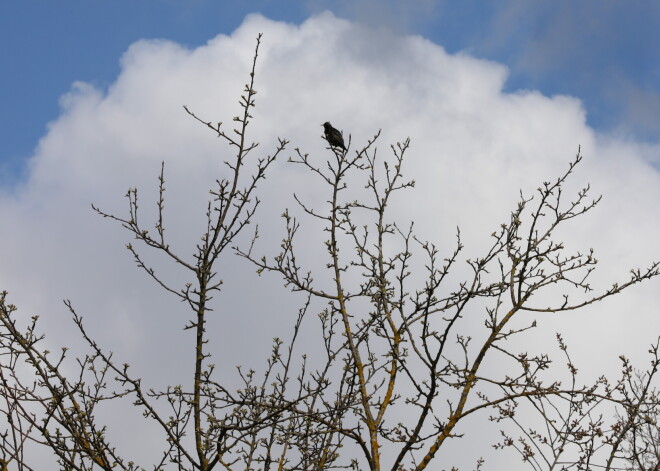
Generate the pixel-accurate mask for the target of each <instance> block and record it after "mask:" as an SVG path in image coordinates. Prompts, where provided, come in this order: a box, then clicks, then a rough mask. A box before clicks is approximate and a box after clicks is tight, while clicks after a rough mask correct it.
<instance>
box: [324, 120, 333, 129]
mask: <svg viewBox="0 0 660 471" xmlns="http://www.w3.org/2000/svg"><path fill="white" fill-rule="evenodd" d="M321 126H323V127H324V128H325V129H330V128H331V127H332V124H330V123H329V122H328V121H326V122H325V123H323V124H322V125H321Z"/></svg>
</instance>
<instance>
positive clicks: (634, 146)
mask: <svg viewBox="0 0 660 471" xmlns="http://www.w3.org/2000/svg"><path fill="white" fill-rule="evenodd" d="M259 32H263V33H264V43H263V48H262V50H261V55H260V59H259V65H258V68H257V84H256V88H257V90H258V95H257V98H258V101H257V108H256V110H255V113H254V116H255V120H254V124H253V126H252V131H251V133H252V134H251V136H252V137H253V138H254V139H255V140H258V141H260V143H261V145H260V147H259V149H260V150H261V151H262V152H265V153H267V152H270V151H271V150H272V149H273V148H274V145H275V143H276V142H277V138H278V137H283V138H287V139H290V140H292V145H291V149H293V148H294V147H299V148H300V149H301V150H302V151H303V152H308V153H310V155H311V156H313V158H315V159H319V160H320V161H323V160H324V159H325V158H327V153H326V152H327V151H326V150H325V146H324V144H325V143H324V141H322V140H321V138H320V136H321V132H322V129H321V127H320V123H323V122H325V121H330V122H332V123H333V125H335V126H336V127H338V128H339V129H342V130H343V131H344V134H345V135H349V134H350V136H351V139H352V142H353V143H354V144H353V145H354V146H356V145H360V144H363V143H365V142H366V140H367V139H368V138H370V137H371V136H372V135H373V134H374V133H375V132H377V131H378V130H379V129H382V131H383V132H382V136H381V138H380V151H379V152H380V153H386V152H387V151H388V147H389V144H390V143H394V142H396V141H401V140H403V139H405V138H406V137H410V138H411V139H412V147H411V151H410V155H409V159H408V161H407V163H406V172H405V173H406V175H407V176H409V177H410V178H414V179H415V180H416V181H417V187H416V189H415V190H413V192H411V193H409V194H408V195H406V196H405V197H404V198H403V199H402V200H401V201H400V202H399V203H397V204H395V205H394V206H393V208H392V209H393V211H394V214H395V216H396V217H399V218H402V219H403V220H404V221H405V220H409V219H411V218H412V219H415V220H416V221H417V228H418V230H419V232H420V235H421V236H422V237H424V238H428V239H431V240H433V241H435V242H437V243H438V244H439V245H440V246H441V247H446V250H447V252H449V250H450V247H452V243H453V237H454V234H455V228H456V226H460V227H461V230H462V234H463V237H464V242H465V244H466V246H467V251H468V253H470V254H474V255H476V254H478V253H479V251H480V250H481V249H483V247H485V246H486V244H488V242H489V240H488V236H489V234H490V233H491V232H492V231H493V230H495V229H496V228H497V227H498V224H499V223H500V222H503V221H505V220H506V219H507V218H508V215H509V211H510V210H511V209H512V208H513V205H514V204H515V202H516V201H517V198H518V189H522V191H523V192H524V193H525V194H527V195H531V194H533V192H534V191H535V189H536V188H537V186H538V185H539V184H540V183H541V182H542V181H545V180H550V179H553V178H555V177H556V176H558V175H559V174H560V173H561V172H563V171H564V170H565V169H566V167H567V164H568V162H569V161H570V160H571V159H572V158H573V156H574V154H575V153H576V151H577V148H578V145H581V146H582V153H583V154H584V155H585V160H584V162H583V164H581V165H580V167H579V168H578V169H577V170H576V173H575V175H574V177H573V179H572V182H571V185H572V186H571V188H573V189H576V188H578V187H580V186H581V185H584V184H586V183H587V182H589V183H591V185H592V188H593V191H594V192H595V193H596V194H600V193H602V194H604V195H605V197H604V200H603V202H602V204H601V205H600V206H599V208H598V209H596V210H595V211H594V212H593V213H592V214H590V215H588V216H587V217H585V218H583V220H582V221H577V223H576V224H575V225H574V231H573V232H571V233H567V234H564V235H565V236H566V239H567V242H568V243H569V244H570V245H571V246H572V247H575V248H578V249H588V248H590V247H593V248H594V249H596V250H597V256H598V258H599V259H601V260H602V262H603V265H604V270H603V274H602V275H601V276H600V277H599V278H598V279H597V280H595V281H596V282H597V284H598V286H600V287H601V288H602V287H607V283H609V282H612V281H621V280H622V279H624V278H625V274H626V272H627V269H629V268H632V267H636V266H639V265H645V264H646V263H647V262H648V261H649V260H651V259H658V258H660V248H659V246H658V243H657V239H658V234H659V233H660V219H659V218H658V217H657V208H658V205H659V203H660V173H658V171H657V169H654V167H653V166H652V165H651V162H652V161H653V160H655V161H656V162H657V161H658V156H659V155H660V146H652V145H648V144H642V143H639V142H636V141H634V140H629V139H628V140H624V139H622V138H620V137H617V136H610V135H602V134H598V133H596V132H594V130H593V129H590V128H589V127H588V126H587V125H586V122H585V113H586V111H587V110H585V109H584V108H583V106H582V104H581V102H580V101H579V99H578V98H574V97H568V96H554V97H547V96H544V95H542V94H540V93H538V92H534V91H519V92H514V93H504V92H503V87H504V85H505V83H506V80H507V69H506V68H505V67H504V66H502V65H501V64H497V63H494V62H488V61H484V60H479V59H476V58H474V57H470V56H469V55H466V54H456V55H451V54H448V53H447V52H445V50H443V48H442V47H441V46H439V45H437V44H433V43H432V42H430V41H428V40H425V39H424V38H421V37H416V36H397V35H393V34H390V33H387V32H385V31H383V30H382V29H381V30H378V31H374V30H372V29H369V28H368V27H365V26H363V25H360V24H358V23H353V22H349V21H345V20H341V19H338V18H336V17H334V16H333V15H331V14H328V13H324V14H320V15H317V16H313V17H311V18H310V19H308V20H307V21H305V22H304V23H303V24H301V25H292V24H286V23H281V22H274V21H270V20H268V19H266V18H263V17H261V16H258V15H252V16H249V17H247V18H246V20H245V22H244V23H243V25H242V26H241V27H240V28H238V29H237V30H236V31H235V32H234V33H233V34H231V35H230V36H225V35H220V36H218V37H216V38H213V39H211V40H209V42H208V43H207V44H206V45H204V46H201V47H198V48H195V49H186V48H184V47H182V46H181V45H178V44H175V43H172V42H168V41H162V40H158V41H149V40H144V41H139V42H137V43H135V44H133V45H132V46H131V47H130V48H129V50H128V51H127V52H126V53H125V54H124V56H123V57H122V58H121V73H120V74H119V76H118V77H117V79H116V81H115V82H114V83H113V84H112V85H111V86H110V87H109V88H108V89H107V90H99V89H97V88H94V87H93V86H91V85H89V84H86V83H76V84H74V85H73V86H72V88H71V90H70V91H69V92H68V93H67V94H66V95H65V96H63V98H62V101H61V106H62V112H61V114H60V116H59V117H58V119H57V120H55V121H54V122H52V123H51V124H50V126H49V129H48V132H47V134H46V135H45V136H44V137H43V138H42V140H41V141H40V143H39V146H38V148H37V150H36V152H35V155H34V156H33V157H32V158H31V160H30V165H29V176H28V178H27V179H26V182H25V183H24V184H23V185H22V186H21V187H19V188H17V189H16V190H15V191H14V192H12V193H11V194H4V195H2V196H1V197H0V218H1V219H2V221H3V228H2V234H3V244H2V245H1V246H0V259H1V260H2V264H1V265H0V284H1V285H2V287H3V289H8V290H9V291H10V292H11V300H12V302H13V303H15V304H17V305H18V306H19V307H20V309H21V311H22V312H23V313H24V314H39V315H41V317H42V320H43V327H44V329H45V330H46V331H47V332H48V335H49V337H48V341H49V342H51V343H52V344H53V346H57V345H75V344H76V342H77V335H76V333H75V331H74V330H73V328H72V325H71V323H70V322H69V321H68V314H67V312H66V309H65V307H64V306H63V305H62V304H61V303H60V300H61V299H62V298H69V299H71V300H72V301H73V303H74V305H75V306H76V307H77V308H78V309H79V310H80V312H81V313H82V314H83V315H84V316H85V318H86V321H87V323H88V325H89V330H90V332H91V334H92V335H94V336H95V337H96V338H97V339H98V340H99V342H100V344H101V345H105V346H107V347H109V348H112V349H113V350H114V351H115V352H116V354H117V355H118V356H119V357H121V359H122V360H121V361H124V360H125V361H129V362H131V363H132V364H134V365H135V368H136V371H139V372H140V374H141V375H143V376H144V377H145V380H149V381H151V382H152V384H154V385H156V386H158V385H163V384H166V383H169V384H176V383H185V382H186V381H188V379H187V377H186V376H185V368H186V366H189V364H190V363H191V361H192V359H193V351H192V344H191V343H190V341H191V340H192V338H191V337H190V336H189V333H182V332H181V329H182V327H183V326H184V325H185V323H186V320H187V317H186V316H187V314H186V311H185V308H184V306H183V305H181V304H179V303H177V302H174V301H175V300H174V299H172V298H168V297H167V296H163V295H162V293H161V292H160V291H159V289H158V288H157V287H155V286H154V285H153V284H152V283H151V282H150V280H148V279H147V278H146V277H145V276H144V274H143V273H141V272H139V271H138V270H137V269H135V267H134V266H133V262H132V260H131V258H130V256H129V254H128V253H127V252H126V250H125V249H124V248H123V247H124V244H125V243H127V242H131V241H130V239H128V236H127V234H126V233H125V232H123V231H122V230H121V228H120V227H118V226H116V225H113V224H111V223H109V222H108V221H107V220H103V219H102V218H100V217H98V216H97V215H95V214H94V213H93V212H92V210H91V208H90V203H94V204H96V205H98V206H100V207H101V208H103V209H104V210H106V211H108V212H114V213H116V214H119V215H124V214H125V211H126V209H127V208H126V203H125V201H124V200H123V199H122V195H123V194H124V192H125V191H126V189H127V188H129V187H137V188H139V190H140V201H141V208H142V209H143V210H144V211H145V215H144V217H145V219H147V218H149V217H151V218H153V217H154V216H155V195H156V188H157V180H156V176H157V174H158V172H159V170H160V162H161V161H164V162H165V172H166V179H167V197H168V200H167V206H166V217H167V218H168V220H166V224H169V225H168V230H169V232H170V236H171V238H172V239H171V240H172V245H173V247H176V250H178V251H179V252H180V253H182V254H191V253H192V252H193V249H194V245H195V243H196V241H197V240H198V237H199V235H200V234H201V233H202V232H203V224H204V210H205V202H206V200H207V198H208V189H209V188H210V187H211V186H212V183H213V181H214V180H215V179H216V178H220V177H221V176H223V174H224V172H226V167H224V165H223V164H222V162H223V160H225V159H226V158H228V156H229V154H228V152H229V151H228V149H227V148H225V147H223V146H222V144H221V143H220V142H219V140H218V139H217V138H216V137H214V136H213V135H212V134H211V133H209V132H208V130H207V129H205V128H203V127H202V126H200V125H199V123H197V122H195V121H194V120H192V119H191V118H190V117H189V116H187V115H186V114H185V112H184V111H183V109H182V105H184V104H186V105H188V106H189V107H190V109H192V110H194V111H195V112H196V113H197V114H198V115H200V116H202V117H204V118H207V119H209V120H212V121H224V122H230V121H231V118H232V117H233V116H235V115H236V114H237V113H238V111H239V107H238V104H237V97H238V94H239V93H240V91H241V90H242V89H243V84H244V83H245V81H246V79H247V73H248V71H249V66H250V61H251V58H252V53H253V49H254V45H255V37H256V35H257V34H258V33H259ZM290 152H293V151H292V150H290ZM284 160H285V159H283V160H282V161H281V162H279V164H277V166H276V167H275V168H273V169H272V172H271V174H270V176H269V178H268V180H267V181H266V183H265V184H264V186H263V187H262V189H261V195H262V198H263V199H264V204H263V206H262V208H261V210H260V212H259V214H258V218H259V220H260V224H261V226H262V228H263V229H262V233H263V237H264V239H266V245H265V246H264V247H265V248H264V250H266V248H268V247H269V245H268V241H269V240H270V241H271V242H273V241H275V242H276V241H277V239H279V237H281V235H282V231H281V222H280V220H279V217H278V216H279V214H281V212H282V210H283V208H285V207H287V206H288V207H293V206H294V204H293V199H292V196H291V192H292V191H296V192H297V193H298V194H300V195H303V196H304V197H305V198H308V199H309V200H311V201H315V202H317V203H319V204H322V203H323V201H324V200H325V199H326V196H325V195H323V194H319V191H318V186H317V185H316V184H315V183H314V182H310V179H309V178H308V176H307V175H305V174H303V173H302V172H301V171H300V169H299V168H297V167H295V166H291V165H287V164H286V162H284ZM272 245H273V244H272V243H271V246H272ZM307 250H308V253H310V254H313V253H321V252H322V250H323V249H322V248H321V247H318V248H317V247H309V248H308V249H307ZM150 261H153V263H154V264H155V265H156V267H157V268H158V269H159V270H161V273H162V274H163V275H164V276H165V277H166V278H168V279H170V280H173V281H176V282H181V283H183V282H185V281H187V280H186V276H187V275H186V274H185V273H181V272H178V271H177V270H176V268H173V267H170V266H167V265H164V264H162V263H161V261H160V260H159V259H158V258H157V257H154V258H150ZM617 274H619V275H620V276H618V277H617V276H616V275H617ZM221 276H222V277H223V278H224V279H225V281H226V285H225V291H224V292H223V294H222V296H221V297H220V299H218V300H217V302H216V305H215V308H216V311H215V313H214V319H213V320H212V322H211V328H212V329H215V330H214V331H217V332H218V341H219V342H218V343H219V345H217V346H215V347H214V348H216V349H217V350H216V354H217V356H218V357H219V360H218V363H221V364H223V368H225V371H230V369H231V367H232V366H233V365H235V364H238V363H242V364H247V365H258V364H259V363H258V362H259V361H260V359H261V358H263V355H264V354H265V353H266V352H267V351H268V350H269V348H270V345H269V342H270V338H271V337H273V336H274V335H280V336H286V335H287V332H288V325H289V321H290V320H291V318H292V312H291V306H295V302H294V301H295V300H294V301H291V299H290V298H289V297H288V296H287V294H286V293H285V291H284V290H282V289H281V288H280V282H279V280H277V279H273V278H269V277H265V276H264V277H261V278H257V277H256V276H255V275H254V268H253V267H250V266H249V265H247V264H246V263H245V262H244V261H241V260H238V259H236V258H233V257H231V256H228V257H226V258H225V259H224V260H223V265H222V269H221ZM651 285H652V286H651ZM657 287H658V285H657V282H655V283H653V284H651V283H649V285H648V286H644V287H637V288H634V289H633V290H630V291H629V292H628V293H626V294H624V295H622V296H619V297H618V298H617V299H615V300H613V301H612V302H609V303H607V304H603V305H597V306H594V307H593V308H592V309H589V310H587V311H585V312H583V313H577V314H575V313H573V314H570V315H558V316H553V317H552V318H550V319H541V321H542V323H543V329H544V331H543V335H545V339H546V340H548V339H551V338H552V337H553V335H554V332H555V331H561V332H563V333H564V334H565V337H566V340H567V342H568V343H569V345H571V344H572V345H574V346H575V348H576V349H577V350H578V356H579V360H581V361H583V362H586V367H587V368H589V367H590V368H593V369H594V371H600V370H601V369H603V368H605V369H608V368H609V369H610V370H611V369H612V367H613V366H612V365H614V363H615V361H616V358H617V356H618V355H619V354H620V353H626V354H629V355H630V356H632V357H633V358H635V359H637V360H639V361H642V360H643V359H644V354H645V351H646V347H647V345H648V344H650V343H651V342H652V341H653V340H655V338H656V336H657V334H658V332H660V317H659V316H658V310H659V309H660V294H659V292H660V290H658V289H657ZM256 323H258V325H260V326H262V329H260V330H255V329H254V327H253V326H254V325H255V324H256ZM126 427H127V426H126V425H120V424H116V428H115V430H124V429H126ZM124 431H125V432H126V433H128V432H129V431H128V430H124ZM131 433H135V432H131ZM129 435H130V434H129ZM490 443H491V442H490V441H488V439H485V442H484V445H483V446H484V448H487V447H488V445H489V444H490ZM143 445H144V444H143V443H140V446H139V447H138V445H137V444H135V443H134V444H133V445H131V443H126V444H125V445H124V446H125V447H126V449H128V450H129V452H130V453H134V454H135V457H136V458H139V457H140V456H139V454H140V448H141V447H142V446H143ZM477 457H478V456H475V457H474V458H477Z"/></svg>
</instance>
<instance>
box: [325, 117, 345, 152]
mask: <svg viewBox="0 0 660 471" xmlns="http://www.w3.org/2000/svg"><path fill="white" fill-rule="evenodd" d="M321 126H323V128H324V129H325V138H326V139H327V141H328V144H330V146H332V147H340V148H341V149H344V150H346V146H345V145H344V137H343V136H342V135H341V133H340V132H339V131H337V130H336V129H335V128H333V127H332V124H330V123H328V122H327V121H326V122H325V123H323V124H322V125H321Z"/></svg>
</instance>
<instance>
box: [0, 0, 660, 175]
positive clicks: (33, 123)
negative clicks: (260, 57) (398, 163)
mask: <svg viewBox="0 0 660 471" xmlns="http://www.w3.org/2000/svg"><path fill="white" fill-rule="evenodd" d="M403 3H404V2H393V1H380V2H379V1H357V2H350V1H338V2H330V1H324V0H310V1H300V2H293V1H280V2H275V1H271V0H258V1H251V2H234V1H221V2H219V1H211V0H191V1H175V0H140V1H135V0H114V1H112V2H110V1H100V0H65V1H58V2H49V1H37V0H25V1H9V0H0V44H2V46H1V47H0V64H2V67H1V70H2V72H1V73H0V103H2V106H1V108H0V162H1V165H0V172H1V174H0V182H2V184H3V185H5V184H7V183H9V182H11V181H12V180H14V179H16V178H17V177H18V176H19V175H20V174H21V173H22V170H23V168H24V163H25V161H26V158H27V157H29V156H30V155H31V154H32V152H33V149H34V147H35V145H36V144H37V142H38V139H39V138H40V137H41V136H42V135H43V134H44V133H45V130H46V124H47V123H48V122H49V121H52V120H54V119H55V118H56V117H57V116H58V114H59V105H58V99H59V97H60V96H61V95H63V94H64V93H66V92H67V91H68V90H69V88H70V86H71V84H72V83H73V82H74V81H76V80H82V81H86V82H89V83H92V84H94V85H95V86H97V87H100V88H102V89H103V88H104V87H107V86H108V85H109V84H110V83H112V82H113V81H114V79H115V78H116V76H117V74H118V72H119V62H118V61H119V58H120V57H121V55H122V53H123V52H124V51H125V50H126V49H127V48H128V46H129V45H130V44H132V43H133V42H135V41H137V40H139V39H142V38H166V39H170V40H173V41H177V42H179V43H182V44H184V45H187V46H190V47H195V46H199V45H202V44H204V43H205V42H206V41H207V40H209V39H211V38H213V37H214V36H216V35H217V34H220V33H225V34H229V33H231V32H232V31H233V30H234V29H235V28H236V27H238V26H239V25H240V24H241V22H242V21H243V18H244V17H245V15H246V14H248V13H250V12H260V13H262V14H263V15H264V16H266V17H268V18H271V19H274V20H280V21H287V22H292V23H301V22H302V21H304V19H305V18H307V17H308V16H309V15H310V14H314V13H318V12H321V11H323V10H331V11H333V13H334V14H335V15H337V16H339V17H344V18H348V19H352V20H356V21H358V22H362V23H366V24H368V25H370V26H372V27H376V28H383V29H390V30H394V31H396V32H399V33H405V34H419V35H421V36H424V37H426V38H429V39H431V40H432V41H434V42H435V43H437V44H440V45H442V46H443V47H445V48H446V49H447V50H448V51H449V52H457V51H465V52H467V53H468V54H471V55H474V56H476V57H479V58H486V59H492V60H495V61H498V62H500V63H503V64H505V65H506V66H507V67H508V68H509V70H510V77H509V80H508V82H507V84H506V89H507V90H510V91H512V90H517V89H536V90H539V91H541V92H542V93H543V94H545V95H550V96H552V95H555V94H569V95H573V96H576V97H578V98H580V99H581V100H582V101H583V102H584V105H585V107H586V110H587V120H588V123H589V124H590V125H591V126H592V127H594V128H595V129H596V130H598V131H606V132H612V131H615V132H618V133H622V134H630V135H631V136H633V137H634V138H636V139H641V140H648V141H651V142H657V141H658V140H659V137H658V136H660V118H659V116H660V48H658V47H657V45H658V44H660V28H659V27H658V25H659V24H660V3H659V2H650V1H638V0H631V1H626V2H617V1H610V0H583V1H581V2H572V1H568V0H559V1H557V0H553V1H539V2H525V1H518V0H507V1H501V2H494V1H475V0H466V1H460V2H459V1H440V0H436V1H434V0H424V1H414V2H405V6H402V5H401V4H403Z"/></svg>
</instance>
